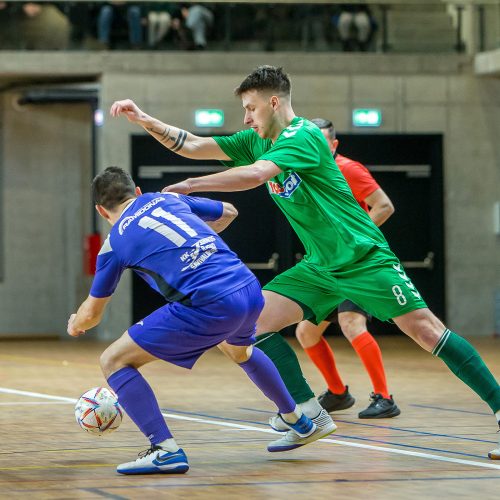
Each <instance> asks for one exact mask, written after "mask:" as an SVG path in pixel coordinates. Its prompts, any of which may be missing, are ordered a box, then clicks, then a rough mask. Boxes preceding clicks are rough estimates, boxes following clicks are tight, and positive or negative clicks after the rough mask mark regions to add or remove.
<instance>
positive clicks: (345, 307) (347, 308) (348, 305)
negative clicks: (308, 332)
mask: <svg viewBox="0 0 500 500" xmlns="http://www.w3.org/2000/svg"><path fill="white" fill-rule="evenodd" d="M342 312H356V313H358V314H362V315H363V316H364V317H365V318H366V319H367V320H368V321H371V319H372V315H371V314H368V313H367V312H366V311H363V309H361V307H359V306H357V305H356V304H355V303H354V302H351V301H350V300H344V302H341V303H340V304H339V306H338V308H337V309H334V310H333V311H332V312H331V313H330V314H329V315H328V316H327V317H326V318H325V321H329V322H330V323H331V322H333V321H336V320H337V314H338V313H342Z"/></svg>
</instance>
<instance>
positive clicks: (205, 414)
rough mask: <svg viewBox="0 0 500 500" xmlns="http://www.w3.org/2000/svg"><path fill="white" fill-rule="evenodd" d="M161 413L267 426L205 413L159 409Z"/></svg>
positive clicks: (262, 423) (261, 423)
mask: <svg viewBox="0 0 500 500" xmlns="http://www.w3.org/2000/svg"><path fill="white" fill-rule="evenodd" d="M160 410H161V411H162V412H163V411H164V412H171V413H179V415H191V416H192V417H206V418H215V419H217V420H223V421H224V422H240V423H242V424H254V425H262V426H264V427H266V426H267V424H265V423H264V422H255V421H253V420H241V419H239V418H229V417H219V416H218V415H208V414H207V413H196V412H193V411H181V410H174V409H173V408H160Z"/></svg>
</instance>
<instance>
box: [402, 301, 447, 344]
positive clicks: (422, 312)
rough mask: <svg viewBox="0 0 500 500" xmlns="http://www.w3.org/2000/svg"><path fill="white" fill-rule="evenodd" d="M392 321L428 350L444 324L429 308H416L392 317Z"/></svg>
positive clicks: (437, 337) (438, 337)
mask: <svg viewBox="0 0 500 500" xmlns="http://www.w3.org/2000/svg"><path fill="white" fill-rule="evenodd" d="M394 321H395V323H396V324H397V325H398V327H399V328H401V330H402V331H403V332H404V333H406V334H407V335H408V336H409V337H411V338H412V339H413V340H415V342H417V344H419V345H420V346H421V347H423V348H424V349H425V350H426V351H429V352H430V351H432V350H433V349H434V347H435V346H436V344H437V343H438V341H439V339H440V338H441V336H442V335H443V333H444V331H445V326H444V324H443V323H442V322H441V321H440V320H439V319H438V318H437V317H436V316H435V315H434V314H433V313H432V312H431V311H430V310H429V309H417V310H415V311H412V312H411V313H408V314H405V315H403V316H399V317H398V318H394Z"/></svg>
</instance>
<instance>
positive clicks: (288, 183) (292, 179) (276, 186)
mask: <svg viewBox="0 0 500 500" xmlns="http://www.w3.org/2000/svg"><path fill="white" fill-rule="evenodd" d="M301 182H302V179H301V178H300V177H299V176H298V174H296V173H295V172H293V173H292V174H290V175H289V176H288V177H287V178H286V179H285V180H284V181H283V185H281V184H280V183H279V182H273V181H267V187H268V189H269V192H270V193H271V194H275V195H277V196H280V197H281V198H290V196H292V194H293V193H294V192H295V190H296V189H297V188H298V187H299V185H300V183H301Z"/></svg>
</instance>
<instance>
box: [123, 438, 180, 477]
mask: <svg viewBox="0 0 500 500" xmlns="http://www.w3.org/2000/svg"><path fill="white" fill-rule="evenodd" d="M188 470H189V464H188V461H187V457H186V454H185V453H184V451H183V450H182V449H181V448H179V449H178V450H177V451H175V452H171V451H167V450H164V449H163V448H162V447H160V446H156V445H153V446H151V448H149V449H148V450H146V451H143V452H141V453H139V458H138V459H137V460H135V461H134V462H127V463H126V464H121V465H119V466H118V467H117V468H116V472H119V473H120V474H184V473H185V472H187V471H188Z"/></svg>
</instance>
